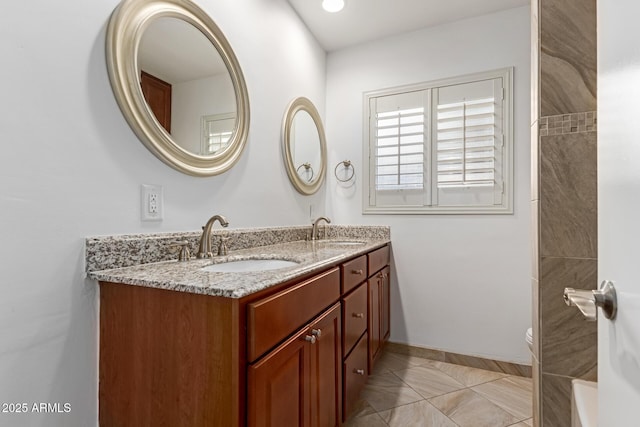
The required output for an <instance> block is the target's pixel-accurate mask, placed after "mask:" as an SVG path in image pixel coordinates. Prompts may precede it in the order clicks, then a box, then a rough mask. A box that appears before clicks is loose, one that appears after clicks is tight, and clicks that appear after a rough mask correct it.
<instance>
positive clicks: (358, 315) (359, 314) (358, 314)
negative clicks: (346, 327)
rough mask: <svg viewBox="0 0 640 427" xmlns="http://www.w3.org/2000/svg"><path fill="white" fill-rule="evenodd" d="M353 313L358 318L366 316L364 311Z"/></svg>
mask: <svg viewBox="0 0 640 427" xmlns="http://www.w3.org/2000/svg"><path fill="white" fill-rule="evenodd" d="M351 315H352V316H353V317H355V318H356V319H362V318H364V313H351Z"/></svg>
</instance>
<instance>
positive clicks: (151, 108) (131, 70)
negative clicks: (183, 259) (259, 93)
mask: <svg viewBox="0 0 640 427" xmlns="http://www.w3.org/2000/svg"><path fill="white" fill-rule="evenodd" d="M107 64H108V69H109V78H110V80H111V86H112V87H113V90H114V94H115V96H116V100H117V101H118V104H119V106H120V109H121V110H122V112H123V114H124V116H125V118H126V119H127V121H128V122H129V124H130V125H131V127H132V129H133V130H134V132H135V133H136V135H138V137H139V138H140V140H141V141H142V142H143V143H144V144H145V146H146V147H147V148H148V149H149V150H150V151H151V152H152V153H154V154H155V155H156V156H157V157H158V158H159V159H160V160H162V161H163V162H165V163H167V164H168V165H169V166H171V167H173V168H175V169H177V170H179V171H181V172H184V173H187V174H190V175H194V176H211V175H217V174H220V173H222V172H225V171H227V170H228V169H229V168H231V167H232V166H233V165H234V164H235V163H236V162H237V161H238V159H239V157H240V154H241V153H242V151H243V149H244V146H245V144H246V141H247V136H248V131H249V99H248V95H247V89H246V84H245V82H244V77H243V75H242V71H241V70H240V66H239V64H238V61H237V59H236V57H235V55H234V53H233V50H232V49H231V46H230V45H229V43H228V42H227V40H226V39H225V37H224V35H223V34H222V32H221V31H220V29H219V28H218V27H217V26H216V24H215V23H214V22H213V20H212V19H211V18H210V17H209V16H208V15H207V14H206V13H205V12H204V11H203V10H202V9H200V8H199V7H198V6H196V5H195V4H194V3H192V2H190V1H189V0H123V1H122V2H121V3H120V4H119V5H118V7H117V8H116V9H115V11H114V12H113V15H112V17H111V19H110V21H109V27H108V29H107Z"/></svg>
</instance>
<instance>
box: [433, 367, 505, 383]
mask: <svg viewBox="0 0 640 427" xmlns="http://www.w3.org/2000/svg"><path fill="white" fill-rule="evenodd" d="M429 365H430V366H433V367H436V368H438V369H440V370H441V371H442V372H444V373H445V374H447V375H449V376H450V377H453V378H455V379H456V380H457V381H458V382H461V383H462V384H464V385H466V386H467V387H471V386H474V385H478V384H482V383H486V382H489V381H494V380H497V379H500V378H504V377H507V376H508V375H507V374H503V373H500V372H493V371H485V370H484V369H477V368H471V367H469V366H462V365H454V364H452V363H445V362H436V361H430V363H429Z"/></svg>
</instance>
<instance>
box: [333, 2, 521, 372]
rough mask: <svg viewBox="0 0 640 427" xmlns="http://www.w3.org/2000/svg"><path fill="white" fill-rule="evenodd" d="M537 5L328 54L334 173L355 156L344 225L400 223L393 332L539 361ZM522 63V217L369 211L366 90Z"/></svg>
mask: <svg viewBox="0 0 640 427" xmlns="http://www.w3.org/2000/svg"><path fill="white" fill-rule="evenodd" d="M529 14H530V13H529V7H528V6H527V7H522V8H517V9H511V10H508V11H504V12H500V13H496V14H491V15H485V16H481V17H477V18H473V19H468V20H464V21H459V22H455V23H451V24H446V25H442V26H438V27H432V28H430V29H425V30H421V31H417V32H412V33H408V34H404V35H400V36H396V37H391V38H386V39H383V40H379V41H376V42H372V43H368V44H364V45H360V46H357V47H353V48H347V49H344V50H340V51H337V52H332V53H330V54H329V56H328V59H327V106H326V108H327V110H326V112H327V114H326V117H327V119H326V126H327V140H328V145H329V170H330V171H333V168H334V167H335V165H336V164H337V163H338V162H339V161H342V160H344V159H350V160H351V161H352V162H353V163H354V165H355V168H356V172H357V177H356V184H355V185H353V186H352V187H349V188H344V187H340V186H338V185H337V182H336V179H335V177H333V174H332V173H331V174H330V179H329V186H328V187H329V189H328V205H329V211H330V212H331V214H332V215H333V217H332V218H333V219H334V220H335V222H337V223H346V224H358V223H371V224H387V225H391V237H392V242H393V243H392V244H393V257H394V263H395V270H394V271H395V277H394V280H393V284H392V285H393V286H392V296H391V300H392V309H391V310H392V312H391V316H392V330H391V340H392V341H395V342H401V343H408V344H411V345H416V346H423V347H430V348H437V349H442V350H446V351H451V352H456V353H463V354H472V355H478V356H484V357H490V358H495V359H501V360H507V361H514V362H519V363H527V364H528V363H530V357H529V353H528V350H527V348H526V345H525V342H524V334H525V331H526V329H527V328H528V327H529V326H530V324H531V310H530V305H531V285H530V282H529V280H530V279H529V278H530V276H531V272H530V256H529V250H530V249H529V218H530V212H529V200H530V197H529V194H530V192H529V176H530V166H529V161H530V148H529V134H530V133H529V132H530V131H529V99H530V92H529V81H530V78H529V73H530V71H529V68H530V67H529V65H530V58H529V55H530V53H529V52H530V49H529V44H530V40H529V28H530V26H529ZM508 66H514V67H515V73H514V82H515V83H514V87H515V89H514V93H515V95H514V105H515V108H514V111H515V125H514V127H515V134H514V135H515V138H514V151H515V199H514V207H515V208H514V210H515V214H514V215H507V216H503V215H477V216H473V215H459V216H451V215H450V216H447V215H424V216H407V215H399V216H389V215H387V216H383V215H367V216H364V215H362V186H363V185H364V183H365V181H366V180H367V179H366V177H363V176H362V170H363V167H362V166H363V158H362V157H363V155H362V134H363V132H362V128H363V113H362V111H363V106H362V102H363V98H362V97H363V92H366V91H371V90H376V89H382V88H387V87H393V86H398V85H403V84H410V83H418V82H423V81H430V80H436V79H440V78H446V77H453V76H458V75H463V74H468V73H473V72H480V71H486V70H492V69H497V68H502V67H508Z"/></svg>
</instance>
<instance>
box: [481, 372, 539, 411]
mask: <svg viewBox="0 0 640 427" xmlns="http://www.w3.org/2000/svg"><path fill="white" fill-rule="evenodd" d="M532 387H533V386H532V384H531V379H530V378H523V377H506V378H501V379H499V380H496V381H491V382H488V383H484V384H480V385H478V386H475V387H471V389H472V390H474V391H475V392H477V393H480V394H481V395H482V396H484V397H486V398H487V399H489V400H490V401H491V402H493V403H495V404H496V405H498V406H499V407H501V408H502V409H504V410H505V411H507V412H509V413H510V414H511V415H514V416H516V417H518V418H519V419H524V418H531V415H532V404H533V402H532V399H531V396H532V394H531V393H532Z"/></svg>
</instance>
